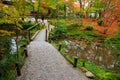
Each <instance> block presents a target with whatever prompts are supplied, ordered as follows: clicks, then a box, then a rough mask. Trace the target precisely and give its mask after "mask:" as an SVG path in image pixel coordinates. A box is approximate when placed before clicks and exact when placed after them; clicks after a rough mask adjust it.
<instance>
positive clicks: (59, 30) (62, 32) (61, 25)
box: [50, 20, 67, 40]
mask: <svg viewBox="0 0 120 80" xmlns="http://www.w3.org/2000/svg"><path fill="white" fill-rule="evenodd" d="M66 33H67V28H66V27H65V21H61V20H60V21H58V22H57V23H56V27H55V28H54V30H53V31H52V32H51V34H50V38H51V39H53V40H54V39H56V38H64V37H66Z"/></svg>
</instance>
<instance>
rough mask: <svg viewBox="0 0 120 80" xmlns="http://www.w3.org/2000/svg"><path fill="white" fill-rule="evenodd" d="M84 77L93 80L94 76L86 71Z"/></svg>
mask: <svg viewBox="0 0 120 80" xmlns="http://www.w3.org/2000/svg"><path fill="white" fill-rule="evenodd" d="M85 75H86V76H87V77H88V78H91V79H94V78H95V75H94V74H93V73H91V72H90V71H87V72H86V73H85Z"/></svg>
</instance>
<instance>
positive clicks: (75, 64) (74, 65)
mask: <svg viewBox="0 0 120 80" xmlns="http://www.w3.org/2000/svg"><path fill="white" fill-rule="evenodd" d="M77 61H78V57H74V64H73V67H77Z"/></svg>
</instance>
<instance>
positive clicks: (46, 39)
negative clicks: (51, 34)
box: [45, 29, 47, 41]
mask: <svg viewBox="0 0 120 80" xmlns="http://www.w3.org/2000/svg"><path fill="white" fill-rule="evenodd" d="M45 41H47V29H46V36H45Z"/></svg>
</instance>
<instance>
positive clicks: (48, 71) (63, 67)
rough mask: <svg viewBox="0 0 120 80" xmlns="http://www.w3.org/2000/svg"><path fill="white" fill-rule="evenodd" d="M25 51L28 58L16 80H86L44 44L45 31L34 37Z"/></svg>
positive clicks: (48, 45) (55, 50)
mask: <svg viewBox="0 0 120 80" xmlns="http://www.w3.org/2000/svg"><path fill="white" fill-rule="evenodd" d="M27 50H28V55H29V56H28V58H27V59H26V63H25V65H24V67H23V69H22V75H21V76H20V77H18V78H17V80H88V78H86V77H85V75H84V74H83V73H82V72H81V71H80V70H79V69H76V68H73V66H72V65H71V64H70V63H69V62H67V61H66V59H64V57H63V56H62V55H61V54H60V53H59V52H58V51H57V49H55V48H54V47H53V46H52V45H51V44H49V43H48V42H45V30H42V31H41V32H40V33H39V34H38V35H37V36H36V38H35V39H34V40H33V41H32V42H31V43H30V44H29V45H28V47H27Z"/></svg>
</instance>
